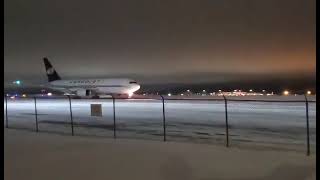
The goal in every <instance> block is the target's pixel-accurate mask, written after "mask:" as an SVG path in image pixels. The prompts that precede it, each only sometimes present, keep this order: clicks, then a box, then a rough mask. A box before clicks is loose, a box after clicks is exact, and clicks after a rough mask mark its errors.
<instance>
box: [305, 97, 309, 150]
mask: <svg viewBox="0 0 320 180" xmlns="http://www.w3.org/2000/svg"><path fill="white" fill-rule="evenodd" d="M304 98H305V100H306V124H307V156H309V155H310V134H309V103H308V99H307V96H306V95H305V94H304Z"/></svg>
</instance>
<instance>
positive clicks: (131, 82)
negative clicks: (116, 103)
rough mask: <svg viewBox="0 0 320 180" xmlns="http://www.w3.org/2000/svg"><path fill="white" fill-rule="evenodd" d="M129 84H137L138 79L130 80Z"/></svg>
mask: <svg viewBox="0 0 320 180" xmlns="http://www.w3.org/2000/svg"><path fill="white" fill-rule="evenodd" d="M129 84H137V82H136V81H130V82H129Z"/></svg>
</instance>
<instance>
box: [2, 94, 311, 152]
mask: <svg viewBox="0 0 320 180" xmlns="http://www.w3.org/2000/svg"><path fill="white" fill-rule="evenodd" d="M171 98H172V97H171ZM259 98H260V100H263V99H261V97H259ZM268 98H269V99H268ZM268 98H267V99H264V100H284V101H287V100H288V99H284V98H282V97H280V96H279V97H277V96H275V97H272V98H270V97H268ZM231 99H238V100H239V97H233V98H231ZM242 99H248V97H242ZM290 99H291V100H304V99H303V97H295V96H292V97H291V98H289V100H290ZM309 99H311V100H315V97H312V96H310V97H309ZM90 104H102V111H103V117H92V116H90V113H91V110H90ZM115 109H116V135H117V137H118V138H121V137H122V138H140V139H141V138H142V139H157V140H163V116H162V103H161V100H142V99H139V100H133V99H129V100H120V99H117V100H116V106H115ZM37 111H38V122H39V130H40V131H50V132H60V133H71V126H70V109H69V101H68V99H43V98H42V99H37ZM72 113H73V121H74V124H75V127H74V132H75V134H76V135H95V136H107V137H113V105H112V100H111V99H95V100H93V99H72ZM165 115H166V132H167V140H169V141H170V140H175V141H190V142H199V143H214V144H225V140H226V136H225V133H226V125H225V104H224V101H223V99H222V97H219V98H217V101H203V100H198V101H197V100H182V101H181V100H166V103H165ZM309 118H310V119H309V120H310V143H311V146H312V150H313V151H314V150H315V144H316V103H315V102H309ZM4 119H5V118H4ZM228 119H229V141H230V145H231V146H232V145H243V144H248V143H249V144H250V143H251V144H263V145H265V144H277V145H275V146H274V147H277V146H279V147H280V146H281V145H285V146H286V147H288V148H293V149H296V150H305V149H306V139H307V135H306V132H307V130H306V105H305V102H255V101H245V102H244V101H228ZM5 123H6V122H4V125H5ZM8 125H9V127H16V128H28V129H35V127H36V124H35V111H34V100H33V99H31V98H21V99H14V100H12V99H8ZM291 146H292V147H291Z"/></svg>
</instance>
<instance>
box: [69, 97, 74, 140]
mask: <svg viewBox="0 0 320 180" xmlns="http://www.w3.org/2000/svg"><path fill="white" fill-rule="evenodd" d="M68 99H69V106H70V120H71V133H72V136H73V135H74V131H73V116H72V107H71V97H70V95H68Z"/></svg>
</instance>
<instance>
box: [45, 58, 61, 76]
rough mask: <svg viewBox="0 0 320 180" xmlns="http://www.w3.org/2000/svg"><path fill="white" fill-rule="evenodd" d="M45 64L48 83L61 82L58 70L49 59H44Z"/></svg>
mask: <svg viewBox="0 0 320 180" xmlns="http://www.w3.org/2000/svg"><path fill="white" fill-rule="evenodd" d="M43 62H44V66H45V67H46V72H47V76H48V81H49V82H51V81H55V80H60V79H61V78H60V76H59V75H58V73H57V72H56V70H55V69H54V68H53V66H52V65H51V63H50V61H49V60H48V58H46V57H44V58H43Z"/></svg>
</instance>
